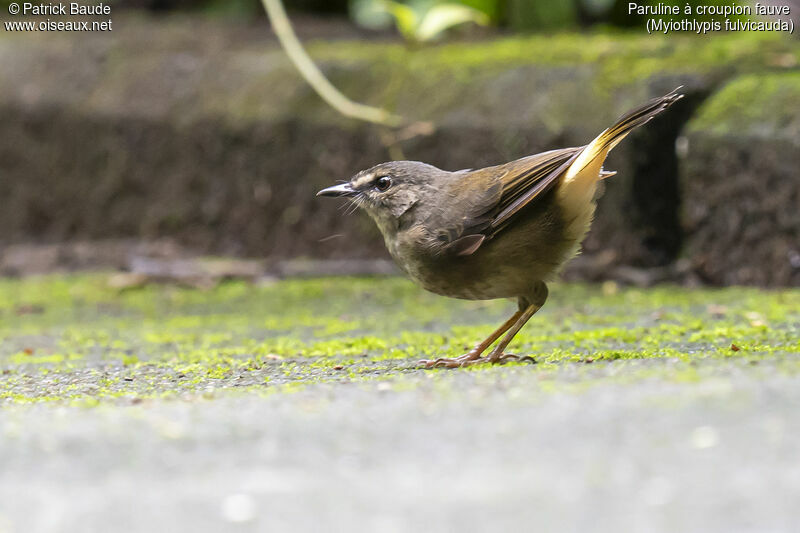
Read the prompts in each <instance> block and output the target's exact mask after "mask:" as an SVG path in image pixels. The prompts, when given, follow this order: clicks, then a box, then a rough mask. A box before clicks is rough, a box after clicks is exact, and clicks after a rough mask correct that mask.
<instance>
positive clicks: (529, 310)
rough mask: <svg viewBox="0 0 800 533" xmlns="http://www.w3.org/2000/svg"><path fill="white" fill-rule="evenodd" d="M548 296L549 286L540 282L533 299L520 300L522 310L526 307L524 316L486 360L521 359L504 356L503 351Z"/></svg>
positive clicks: (492, 361)
mask: <svg viewBox="0 0 800 533" xmlns="http://www.w3.org/2000/svg"><path fill="white" fill-rule="evenodd" d="M547 294H548V290H547V285H545V283H544V282H543V281H540V282H539V283H537V284H536V287H535V290H534V293H533V297H532V298H530V299H528V298H520V299H519V306H520V308H522V307H523V306H525V310H524V311H522V314H521V316H520V317H519V319H518V320H517V322H516V323H515V324H514V325H513V326H512V327H511V328H510V329H509V330H508V333H506V336H505V337H503V340H501V341H500V342H498V343H497V346H495V347H494V350H492V352H491V353H490V354H489V356H488V357H487V358H486V359H487V361H488V362H489V363H501V362H503V361H505V360H507V359H516V360H519V359H520V358H519V357H518V356H516V355H512V354H504V353H503V351H504V350H505V349H506V346H508V344H509V343H510V342H511V340H512V339H513V338H514V336H515V335H516V334H517V333H519V330H521V329H522V326H524V325H525V324H526V323H527V322H528V320H530V319H531V317H532V316H533V315H535V314H536V312H537V311H538V310H539V309H541V308H542V306H543V305H544V302H545V301H546V300H547ZM531 302H533V303H531Z"/></svg>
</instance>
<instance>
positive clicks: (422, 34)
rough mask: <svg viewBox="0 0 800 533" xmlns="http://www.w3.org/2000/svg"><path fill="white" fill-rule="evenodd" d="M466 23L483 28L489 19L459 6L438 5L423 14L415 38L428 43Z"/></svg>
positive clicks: (474, 10)
mask: <svg viewBox="0 0 800 533" xmlns="http://www.w3.org/2000/svg"><path fill="white" fill-rule="evenodd" d="M467 22H474V23H476V24H481V25H484V26H485V25H487V24H489V17H488V16H487V15H486V13H483V12H481V11H478V10H477V9H474V8H471V7H467V6H463V5H460V4H438V5H435V6H433V7H432V8H430V9H429V10H428V12H427V13H425V16H424V17H423V19H422V22H420V23H419V27H417V29H416V32H415V37H416V39H417V40H418V41H422V42H425V41H430V40H431V39H434V38H436V37H437V36H439V35H440V34H441V33H442V32H444V31H445V30H447V29H449V28H452V27H454V26H458V25H460V24H464V23H467Z"/></svg>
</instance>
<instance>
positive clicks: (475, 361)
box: [419, 352, 536, 368]
mask: <svg viewBox="0 0 800 533" xmlns="http://www.w3.org/2000/svg"><path fill="white" fill-rule="evenodd" d="M508 361H517V362H520V363H521V362H523V361H525V362H530V363H536V359H534V358H533V357H530V356H528V355H526V356H524V357H520V356H518V355H514V354H511V353H509V354H504V353H501V354H491V355H489V356H488V357H481V356H480V354H478V353H475V352H468V353H466V354H464V355H462V356H461V357H440V358H438V359H423V360H422V361H420V362H419V365H420V366H422V367H423V368H461V367H463V366H472V365H482V364H486V363H491V364H500V365H502V364H504V363H506V362H508Z"/></svg>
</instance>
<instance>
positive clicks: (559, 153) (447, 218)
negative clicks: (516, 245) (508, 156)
mask: <svg viewBox="0 0 800 533" xmlns="http://www.w3.org/2000/svg"><path fill="white" fill-rule="evenodd" d="M582 149H583V147H579V148H564V149H562V150H552V151H550V152H543V153H541V154H536V155H533V156H530V157H525V158H522V159H518V160H516V161H512V162H510V163H506V164H504V165H499V166H496V167H489V168H485V169H481V170H476V171H471V172H463V173H460V174H459V175H458V176H456V177H455V178H454V180H453V181H452V182H451V183H450V184H449V187H448V196H449V198H448V202H447V206H446V207H444V208H443V209H442V210H441V211H437V212H436V213H434V214H432V218H435V220H433V219H432V220H430V221H429V222H431V224H430V225H429V226H428V227H438V228H443V229H442V231H441V232H440V233H439V235H438V239H439V240H440V241H441V242H442V243H443V244H445V245H446V246H445V247H446V249H448V250H450V251H451V252H453V253H456V254H458V255H469V254H471V253H474V252H475V251H477V250H478V248H479V247H480V245H481V243H482V242H483V241H484V240H485V239H487V238H491V237H493V236H494V235H495V234H496V233H497V232H499V231H501V230H502V229H503V228H504V227H505V226H506V224H507V223H508V222H509V221H510V220H511V219H512V218H513V217H514V215H516V214H517V213H519V212H520V211H521V210H522V209H524V208H525V207H526V206H528V205H530V203H531V202H533V201H534V200H535V199H536V198H537V197H539V196H540V195H542V194H543V193H544V192H546V191H548V190H549V189H550V187H552V185H553V184H554V183H555V181H556V179H557V178H558V177H559V176H560V175H562V174H563V173H564V172H565V171H566V169H567V168H569V165H570V164H571V163H572V161H574V159H575V157H577V155H578V154H580V152H581V150H582Z"/></svg>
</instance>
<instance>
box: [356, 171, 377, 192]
mask: <svg viewBox="0 0 800 533" xmlns="http://www.w3.org/2000/svg"><path fill="white" fill-rule="evenodd" d="M374 179H375V174H374V173H372V172H370V173H369V174H365V175H364V176H361V177H360V178H358V179H357V180H356V181H354V182H353V187H356V188H358V187H361V186H362V185H366V184H368V183H370V182H372V180H374Z"/></svg>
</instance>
